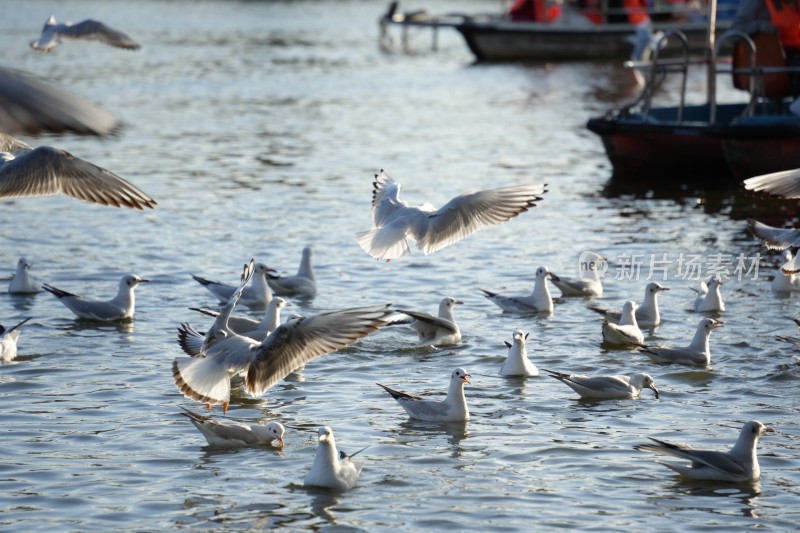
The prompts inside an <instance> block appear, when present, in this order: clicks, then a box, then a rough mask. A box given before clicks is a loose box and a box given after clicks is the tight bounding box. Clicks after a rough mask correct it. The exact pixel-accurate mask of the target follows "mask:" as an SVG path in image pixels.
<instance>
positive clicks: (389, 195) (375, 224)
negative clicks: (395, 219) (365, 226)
mask: <svg viewBox="0 0 800 533" xmlns="http://www.w3.org/2000/svg"><path fill="white" fill-rule="evenodd" d="M372 187H373V189H372V229H376V228H380V227H382V226H383V225H384V224H386V221H387V220H389V219H390V218H391V217H392V215H393V214H394V213H395V211H397V209H398V208H400V207H404V206H405V204H404V203H403V202H400V201H399V200H398V196H399V195H400V184H399V183H397V182H396V181H394V180H393V179H392V178H390V177H389V175H388V174H387V173H385V172H384V171H383V170H381V172H380V174H375V181H374V182H373V184H372Z"/></svg>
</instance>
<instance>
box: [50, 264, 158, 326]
mask: <svg viewBox="0 0 800 533" xmlns="http://www.w3.org/2000/svg"><path fill="white" fill-rule="evenodd" d="M149 281H150V280H149V279H142V278H140V277H139V276H136V275H134V274H127V275H125V276H122V279H121V280H120V281H119V290H118V291H117V295H116V296H114V298H112V299H111V300H108V301H98V300H89V299H87V298H84V297H83V296H78V295H77V294H72V293H71V292H67V291H62V290H61V289H58V288H56V287H53V286H52V285H48V284H47V283H45V284H44V285H42V288H43V289H44V290H46V291H47V292H49V293H51V294H53V295H54V296H55V297H56V298H58V301H59V302H61V303H62V304H64V305H66V306H67V308H68V309H69V310H70V311H72V312H73V313H75V315H77V317H78V318H86V319H89V320H101V321H103V322H111V321H117V320H127V319H130V318H133V312H134V310H135V307H136V298H135V297H134V295H133V290H134V289H135V288H136V287H138V286H139V284H140V283H148V282H149Z"/></svg>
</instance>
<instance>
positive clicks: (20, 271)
mask: <svg viewBox="0 0 800 533" xmlns="http://www.w3.org/2000/svg"><path fill="white" fill-rule="evenodd" d="M32 266H33V263H31V262H30V261H28V260H27V259H25V258H24V257H20V258H19V261H17V271H16V272H15V273H14V277H13V278H12V279H11V283H9V284H8V292H9V293H11V294H33V293H36V292H40V291H41V289H40V288H39V285H38V284H37V283H36V281H35V280H34V279H33V277H32V276H31V272H30V270H31V267H32Z"/></svg>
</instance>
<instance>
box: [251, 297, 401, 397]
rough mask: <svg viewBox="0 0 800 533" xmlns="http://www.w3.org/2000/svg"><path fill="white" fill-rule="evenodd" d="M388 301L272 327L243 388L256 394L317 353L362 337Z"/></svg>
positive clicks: (377, 323)
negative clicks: (276, 327) (274, 328)
mask: <svg viewBox="0 0 800 533" xmlns="http://www.w3.org/2000/svg"><path fill="white" fill-rule="evenodd" d="M388 307H389V305H388V304H387V305H377V306H370V307H359V308H354V309H346V310H344V311H334V312H331V313H324V314H321V315H316V316H313V317H309V318H298V319H295V320H292V321H289V322H286V323H284V324H281V326H280V327H279V328H278V329H276V330H275V331H273V332H272V333H271V334H270V335H269V336H268V337H267V338H266V339H264V342H263V343H262V344H261V346H260V347H259V348H258V349H257V350H256V352H255V355H254V358H253V361H252V362H251V363H250V365H249V368H248V371H247V378H246V388H247V391H248V392H249V393H250V394H253V395H256V396H258V395H260V394H263V393H264V392H265V391H266V390H267V389H269V388H270V387H272V386H273V385H274V384H275V383H277V382H278V381H280V380H282V379H283V378H284V377H286V376H287V375H288V374H289V373H291V372H292V371H293V370H295V369H297V368H298V367H300V366H302V365H304V364H306V363H307V362H309V361H311V360H312V359H315V358H316V357H319V356H321V355H324V354H327V353H330V352H335V351H336V350H340V349H341V348H344V347H345V346H348V345H350V344H352V343H353V342H355V341H356V340H358V339H360V338H361V337H364V336H366V335H368V334H370V333H372V332H373V331H375V330H377V329H378V328H379V327H380V326H383V325H385V323H386V322H385V320H384V319H385V318H386V317H387V316H388V315H390V314H391V313H392V311H389V310H388Z"/></svg>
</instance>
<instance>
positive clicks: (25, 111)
mask: <svg viewBox="0 0 800 533" xmlns="http://www.w3.org/2000/svg"><path fill="white" fill-rule="evenodd" d="M119 126H120V124H119V121H118V120H117V119H115V118H114V117H112V116H111V115H109V114H108V113H106V112H105V111H103V110H102V109H100V108H98V107H96V106H94V105H93V104H90V103H89V102H87V101H85V100H83V99H81V98H78V97H76V96H73V95H71V94H69V93H66V92H64V91H62V90H61V89H57V88H55V87H53V86H51V85H48V84H46V83H43V82H41V81H39V80H38V79H35V78H33V77H31V75H30V74H27V73H25V72H21V71H16V70H10V69H7V68H3V67H0V132H2V133H6V134H9V135H39V134H40V133H64V132H69V133H76V134H79V135H98V136H105V135H109V134H112V133H114V132H115V131H116V130H117V129H119ZM1 143H2V141H0V144H1ZM4 151H9V150H4Z"/></svg>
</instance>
